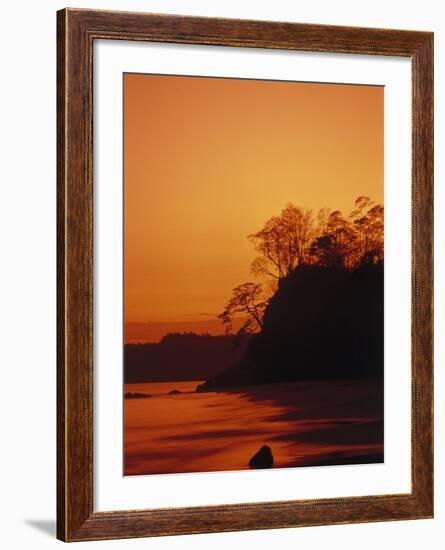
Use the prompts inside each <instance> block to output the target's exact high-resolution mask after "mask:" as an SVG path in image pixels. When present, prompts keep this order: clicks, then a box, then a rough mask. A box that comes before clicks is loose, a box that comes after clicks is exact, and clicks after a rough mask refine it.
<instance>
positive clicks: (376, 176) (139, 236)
mask: <svg viewBox="0 0 445 550" xmlns="http://www.w3.org/2000/svg"><path fill="white" fill-rule="evenodd" d="M383 101H384V89H383V87H378V86H355V85H337V84H314V83H296V82H275V81H259V80H239V79H222V78H198V77H175V76H162V75H143V74H126V75H125V76H124V205H125V206H124V300H125V308H124V315H125V339H126V341H127V342H131V341H133V342H134V341H138V342H141V341H158V340H159V339H160V338H161V337H162V335H163V334H166V333H168V332H172V331H178V332H181V331H184V332H186V331H190V330H194V328H193V327H195V328H196V331H197V332H206V331H207V332H209V333H212V334H217V333H220V334H223V333H224V327H223V325H222V324H220V323H219V321H217V320H216V315H217V314H218V313H220V312H221V311H222V309H223V308H224V306H225V303H226V302H227V299H228V298H229V296H230V293H231V290H232V288H233V287H235V286H236V285H238V284H239V283H241V282H243V281H250V280H252V279H253V275H252V274H251V273H250V272H249V268H250V263H251V261H252V260H253V258H254V257H255V252H254V250H253V249H252V246H251V244H250V243H249V241H248V240H247V238H246V237H247V235H249V234H251V233H253V232H255V231H258V230H259V229H260V228H261V227H262V225H263V224H264V222H265V220H267V219H268V218H270V217H271V216H274V215H279V213H280V212H281V210H282V209H283V208H284V207H285V205H286V204H287V203H289V202H292V203H293V204H295V205H298V206H302V207H305V208H310V209H313V210H314V211H315V212H316V211H317V210H318V209H319V208H324V207H327V208H331V209H335V210H336V209H340V210H341V211H342V212H343V214H345V215H348V214H349V213H350V212H351V210H353V206H354V200H355V199H356V198H357V196H358V195H359V194H361V195H368V196H370V197H372V199H374V200H375V201H377V202H382V203H383ZM172 327H173V329H172Z"/></svg>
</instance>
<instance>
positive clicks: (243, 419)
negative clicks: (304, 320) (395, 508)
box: [124, 381, 383, 475]
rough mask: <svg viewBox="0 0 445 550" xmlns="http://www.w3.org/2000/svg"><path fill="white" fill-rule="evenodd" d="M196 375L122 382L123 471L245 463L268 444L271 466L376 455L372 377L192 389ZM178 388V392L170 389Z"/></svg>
mask: <svg viewBox="0 0 445 550" xmlns="http://www.w3.org/2000/svg"><path fill="white" fill-rule="evenodd" d="M199 383H200V381H193V382H162V383H143V384H126V385H125V392H126V393H127V392H135V393H144V394H148V395H151V396H152V397H149V398H145V399H125V404H124V411H125V418H124V426H125V432H124V440H125V445H124V447H125V474H126V475H142V474H165V473H183V472H208V471H221V470H243V469H248V463H249V460H250V458H251V457H252V456H253V455H254V454H255V453H256V452H257V451H258V449H259V448H260V447H261V446H263V445H265V444H267V445H269V446H270V447H271V449H272V452H273V456H274V467H291V466H303V465H305V466H309V465H325V464H345V463H346V464H352V463H364V462H381V461H382V460H383V421H382V417H383V396H382V391H381V384H380V383H374V382H369V381H365V382H350V383H344V382H343V383H339V382H322V383H320V382H317V383H298V384H296V383H291V384H277V385H274V386H267V387H256V388H250V389H248V390H243V391H239V392H220V393H194V389H195V388H196V386H197V385H198V384H199ZM172 390H178V391H179V392H181V393H179V394H176V395H171V394H169V392H171V391H172Z"/></svg>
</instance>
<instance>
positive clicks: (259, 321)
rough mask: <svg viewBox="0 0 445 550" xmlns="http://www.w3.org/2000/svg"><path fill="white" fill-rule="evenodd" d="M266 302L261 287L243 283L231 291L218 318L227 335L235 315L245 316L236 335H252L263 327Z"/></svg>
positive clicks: (255, 284) (256, 284)
mask: <svg viewBox="0 0 445 550" xmlns="http://www.w3.org/2000/svg"><path fill="white" fill-rule="evenodd" d="M267 302H268V301H267V299H265V296H264V289H263V287H262V285H260V284H258V283H243V284H241V285H238V286H236V287H235V288H234V289H233V290H232V297H231V298H230V300H229V301H228V302H227V305H226V307H225V309H224V311H223V312H222V313H221V314H220V315H218V317H219V318H220V319H221V321H222V322H223V323H224V325H225V326H226V331H227V333H230V332H231V331H232V318H233V316H234V315H236V314H242V315H247V318H246V320H245V322H244V324H243V325H242V326H241V328H240V329H239V331H238V334H245V333H253V332H256V331H257V330H258V329H261V328H262V327H263V315H264V310H265V309H266V305H267Z"/></svg>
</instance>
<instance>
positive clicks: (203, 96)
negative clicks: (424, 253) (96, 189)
mask: <svg viewBox="0 0 445 550" xmlns="http://www.w3.org/2000/svg"><path fill="white" fill-rule="evenodd" d="M384 94H385V88H384V86H378V85H355V84H343V83H341V82H339V83H335V84H332V83H329V84H328V83H323V82H298V81H278V80H259V79H241V78H222V77H200V76H182V75H166V74H143V73H124V75H123V103H124V104H123V159H124V169H123V197H124V207H123V216H124V228H123V258H124V261H123V276H124V326H123V357H124V361H123V380H124V387H123V394H122V398H123V400H124V430H123V432H124V433H123V438H124V460H123V469H124V472H123V474H124V475H125V476H136V475H150V474H151V475H153V474H179V473H193V472H220V471H238V470H257V469H268V468H296V467H310V466H312V467H313V466H318V467H324V466H334V465H357V464H374V463H383V462H384V400H383V395H384ZM116 405H117V404H116ZM116 437H121V435H120V434H116ZM243 475H244V474H243ZM246 475H247V474H246Z"/></svg>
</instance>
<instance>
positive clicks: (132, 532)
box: [57, 9, 433, 541]
mask: <svg viewBox="0 0 445 550" xmlns="http://www.w3.org/2000/svg"><path fill="white" fill-rule="evenodd" d="M99 39H100V40H119V41H123V40H124V41H139V42H158V43H159V42H166V43H168V42H169V43H177V44H197V45H218V46H237V47H242V48H271V49H279V50H295V51H307V52H334V53H335V52H336V53H347V54H351V55H353V54H372V55H381V56H402V57H406V58H410V59H411V62H412V65H411V67H412V253H411V258H412V283H411V285H412V286H411V288H412V299H411V310H412V326H411V329H412V330H411V332H412V336H411V350H412V352H411V356H412V364H411V374H412V380H411V387H412V393H411V402H412V423H411V485H412V489H411V492H410V493H406V494H405V493H404V494H384V495H380V494H376V495H370V496H362V497H338V498H327V499H314V500H288V501H271V502H260V503H247V504H242V503H240V504H230V505H223V504H221V505H214V506H199V507H196V506H190V507H185V508H166V509H146V510H121V511H112V512H106V511H94V508H93V435H94V434H93V408H94V402H93V401H94V400H93V369H94V364H93V292H94V284H93V208H94V205H93V141H92V138H93V136H92V131H93V63H94V62H95V60H94V59H93V44H94V41H95V40H99ZM57 47H58V53H57V72H58V75H57V85H58V90H57V112H58V123H57V143H58V153H57V174H58V187H57V194H58V222H57V223H58V225H57V233H58V245H57V252H58V264H57V265H58V338H57V342H58V350H57V353H58V381H57V391H58V410H57V412H58V420H57V432H58V442H57V449H58V461H57V481H58V489H57V537H58V538H59V539H61V540H64V541H82V540H96V539H112V538H130V537H145V536H158V535H179V534H187V533H207V532H216V531H236V530H251V529H272V528H279V527H297V526H307V525H324V524H338V523H353V522H372V521H387V520H403V519H415V518H431V517H432V516H433V419H432V415H433V412H432V411H433V365H432V357H433V349H432V348H433V326H432V303H433V282H432V277H433V34H432V33H428V32H416V31H403V30H388V29H369V28H351V27H334V26H322V25H307V24H296V23H278V22H264V21H263V22H260V21H249V20H228V19H212V18H201V17H181V16H170V15H154V14H143V13H124V12H111V11H110V12H106V11H93V10H91V11H90V10H78V9H65V10H62V11H60V12H58V14H57ZM117 437H118V434H117Z"/></svg>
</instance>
